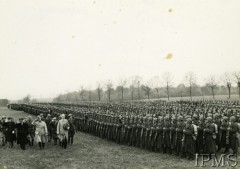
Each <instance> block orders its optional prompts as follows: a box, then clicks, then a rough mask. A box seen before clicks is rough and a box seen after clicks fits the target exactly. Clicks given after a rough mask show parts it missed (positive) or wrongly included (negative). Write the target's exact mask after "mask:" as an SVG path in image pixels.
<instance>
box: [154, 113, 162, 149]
mask: <svg viewBox="0 0 240 169" xmlns="http://www.w3.org/2000/svg"><path fill="white" fill-rule="evenodd" d="M163 126H164V120H163V118H162V116H158V120H157V127H156V136H155V142H156V149H157V151H158V152H162V150H163Z"/></svg>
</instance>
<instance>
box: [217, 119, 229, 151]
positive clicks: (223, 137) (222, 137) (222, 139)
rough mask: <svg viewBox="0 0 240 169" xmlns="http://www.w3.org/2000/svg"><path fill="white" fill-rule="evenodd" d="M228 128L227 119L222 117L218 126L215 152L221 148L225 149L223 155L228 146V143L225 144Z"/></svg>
mask: <svg viewBox="0 0 240 169" xmlns="http://www.w3.org/2000/svg"><path fill="white" fill-rule="evenodd" d="M228 128H229V125H228V117H226V116H224V117H223V118H222V122H221V126H220V129H219V146H218V150H217V152H219V151H220V150H221V149H222V148H224V149H225V151H224V153H227V151H228V144H229V142H227V138H228V135H227V133H228V132H227V130H228Z"/></svg>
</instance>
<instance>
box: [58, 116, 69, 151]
mask: <svg viewBox="0 0 240 169" xmlns="http://www.w3.org/2000/svg"><path fill="white" fill-rule="evenodd" d="M60 117H61V119H60V120H59V121H58V124H57V135H58V138H59V140H60V142H61V145H62V148H65V149H66V148H67V139H68V130H69V122H68V120H67V119H65V115H64V114H62V115H61V116H60Z"/></svg>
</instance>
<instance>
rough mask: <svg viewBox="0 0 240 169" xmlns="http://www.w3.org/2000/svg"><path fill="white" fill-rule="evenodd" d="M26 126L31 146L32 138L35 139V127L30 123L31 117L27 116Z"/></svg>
mask: <svg viewBox="0 0 240 169" xmlns="http://www.w3.org/2000/svg"><path fill="white" fill-rule="evenodd" d="M26 124H27V125H28V141H29V146H33V142H34V137H35V125H33V121H32V117H31V116H28V119H27V121H26Z"/></svg>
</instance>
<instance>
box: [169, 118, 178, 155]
mask: <svg viewBox="0 0 240 169" xmlns="http://www.w3.org/2000/svg"><path fill="white" fill-rule="evenodd" d="M176 127H177V119H176V118H175V117H172V121H171V126H170V140H171V149H170V151H171V153H173V152H174V151H175V150H176Z"/></svg>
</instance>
